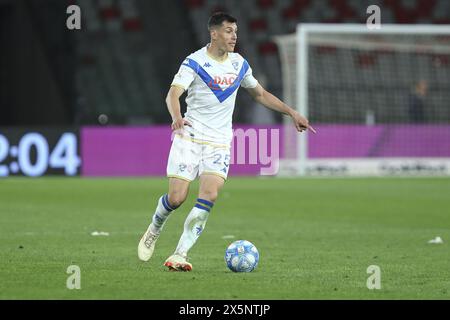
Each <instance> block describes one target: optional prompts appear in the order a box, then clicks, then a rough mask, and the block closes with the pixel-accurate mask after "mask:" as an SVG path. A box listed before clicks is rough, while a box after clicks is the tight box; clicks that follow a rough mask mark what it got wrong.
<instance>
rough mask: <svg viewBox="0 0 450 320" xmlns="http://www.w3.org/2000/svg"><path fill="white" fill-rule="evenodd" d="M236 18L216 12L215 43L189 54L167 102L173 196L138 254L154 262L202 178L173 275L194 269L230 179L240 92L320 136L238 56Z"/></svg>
mask: <svg viewBox="0 0 450 320" xmlns="http://www.w3.org/2000/svg"><path fill="white" fill-rule="evenodd" d="M236 22H237V21H236V19H235V18H234V17H232V16H230V15H228V14H226V13H215V14H213V15H212V16H211V17H210V18H209V21H208V29H209V32H210V36H211V41H210V43H209V44H207V45H206V46H205V47H203V48H201V49H200V50H198V51H196V52H194V53H192V54H191V55H189V56H188V57H187V58H186V59H185V60H184V61H183V63H182V64H181V66H180V69H179V71H178V73H177V74H176V75H175V77H174V79H173V82H172V84H171V87H170V89H169V92H168V94H167V98H166V104H167V108H168V110H169V112H170V115H171V116H172V130H173V131H174V133H175V137H174V140H173V142H172V147H171V149H170V153H169V159H168V164H167V177H168V178H169V190H168V193H166V194H164V195H163V196H161V197H160V198H159V200H158V205H157V207H156V211H155V213H154V215H153V218H152V222H151V223H150V225H149V227H148V228H147V230H146V231H145V233H144V235H143V236H142V238H141V240H140V242H139V245H138V256H139V258H140V259H141V260H143V261H148V260H149V259H150V258H151V256H152V254H153V251H154V248H155V242H156V240H157V239H158V237H159V235H160V233H161V230H162V228H163V226H164V224H165V222H166V220H167V218H168V217H169V216H170V214H171V213H172V212H173V211H174V210H175V209H177V208H178V207H179V206H181V204H183V202H184V201H185V200H186V197H187V195H188V190H189V183H190V182H191V181H193V180H194V179H196V178H197V176H199V180H200V186H199V194H198V199H197V201H196V203H195V205H194V207H193V208H192V210H191V211H190V213H189V215H188V216H187V218H186V221H185V223H184V230H183V233H182V235H181V237H180V240H179V242H178V246H177V247H176V249H175V252H174V253H173V255H171V256H170V257H169V258H167V260H166V261H165V263H164V265H165V266H166V267H168V268H169V270H171V271H191V270H192V264H191V263H189V262H188V259H187V254H188V252H189V250H190V249H191V248H192V246H193V245H194V244H195V242H196V241H197V239H198V237H199V236H200V234H201V233H202V231H203V230H204V228H205V225H206V221H207V219H208V216H209V214H210V212H211V210H212V209H213V207H214V203H215V201H216V199H217V196H218V194H219V191H220V189H221V188H222V186H223V185H224V182H225V180H226V179H227V175H228V166H229V161H230V148H231V141H232V138H233V132H232V124H231V122H232V115H233V109H234V104H235V100H236V95H237V90H238V88H239V87H240V86H242V87H244V88H245V89H247V91H248V92H249V93H250V95H251V96H252V97H253V99H254V100H256V101H257V102H259V103H260V104H262V105H264V106H266V107H267V108H270V109H272V110H276V111H278V112H281V113H284V114H287V115H289V116H291V118H292V120H293V123H294V125H295V127H296V128H297V130H298V131H299V132H303V131H305V130H307V129H309V130H311V131H312V132H315V131H314V129H313V128H312V127H311V126H310V125H309V123H308V120H307V119H306V118H304V117H303V116H301V115H300V114H299V113H297V112H296V111H295V110H293V109H292V108H290V107H289V106H287V105H286V104H285V103H283V102H282V101H280V100H279V99H278V98H276V97H275V96H274V95H272V94H271V93H269V92H267V91H266V90H265V89H264V88H263V87H262V86H261V85H260V84H259V83H258V81H257V80H256V79H255V78H254V77H253V75H252V69H251V68H250V66H249V64H248V62H247V60H245V59H244V58H243V57H242V56H241V55H240V54H238V53H234V48H235V46H236V41H237V24H236ZM184 91H188V94H187V98H186V103H187V112H186V113H185V116H184V118H183V117H182V115H181V112H180V101H179V99H180V96H181V95H182V94H183V92H184Z"/></svg>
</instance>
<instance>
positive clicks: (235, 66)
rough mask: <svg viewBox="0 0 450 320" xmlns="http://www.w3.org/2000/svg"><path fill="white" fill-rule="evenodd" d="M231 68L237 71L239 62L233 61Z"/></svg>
mask: <svg viewBox="0 0 450 320" xmlns="http://www.w3.org/2000/svg"><path fill="white" fill-rule="evenodd" d="M233 68H234V70H236V71H238V68H239V62H237V61H236V62H233Z"/></svg>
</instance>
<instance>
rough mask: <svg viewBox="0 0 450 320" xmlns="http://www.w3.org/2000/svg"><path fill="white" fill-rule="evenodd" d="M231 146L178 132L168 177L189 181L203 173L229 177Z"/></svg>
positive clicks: (171, 154) (173, 142)
mask: <svg viewBox="0 0 450 320" xmlns="http://www.w3.org/2000/svg"><path fill="white" fill-rule="evenodd" d="M230 149H231V148H230V146H228V145H225V144H216V143H213V142H208V141H202V140H196V139H193V138H191V137H189V136H188V135H184V136H181V135H180V134H176V135H175V137H174V139H173V141H172V147H171V148H170V153H169V160H168V162H167V177H169V178H179V179H183V180H187V181H192V180H195V178H196V177H197V176H200V175H201V174H203V173H207V174H214V175H217V176H219V177H222V178H223V179H224V180H226V179H227V176H228V169H229V165H230Z"/></svg>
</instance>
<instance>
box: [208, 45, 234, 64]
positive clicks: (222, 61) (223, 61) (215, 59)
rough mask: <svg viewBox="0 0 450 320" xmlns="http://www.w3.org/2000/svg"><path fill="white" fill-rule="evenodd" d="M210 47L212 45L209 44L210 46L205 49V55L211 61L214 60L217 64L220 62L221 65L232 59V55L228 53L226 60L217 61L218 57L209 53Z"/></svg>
mask: <svg viewBox="0 0 450 320" xmlns="http://www.w3.org/2000/svg"><path fill="white" fill-rule="evenodd" d="M210 46H211V44H210V43H208V44H207V45H206V47H205V53H206V55H207V56H208V57H209V58H211V59H213V60H214V61H217V62H219V63H225V62H226V61H227V60H228V59H230V55H229V54H228V52H227V56H226V58H225V59H223V60H220V59H217V58H216V57H214V56H212V55H211V54H210V53H209V52H208V48H209V47H210Z"/></svg>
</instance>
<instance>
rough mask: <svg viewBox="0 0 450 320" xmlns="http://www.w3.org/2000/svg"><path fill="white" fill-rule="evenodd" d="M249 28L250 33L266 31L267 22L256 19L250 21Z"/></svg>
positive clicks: (262, 19)
mask: <svg viewBox="0 0 450 320" xmlns="http://www.w3.org/2000/svg"><path fill="white" fill-rule="evenodd" d="M249 28H250V30H252V31H261V30H267V21H266V20H265V19H264V18H258V19H254V20H252V21H250V23H249Z"/></svg>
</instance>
